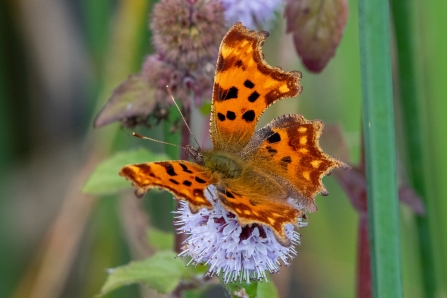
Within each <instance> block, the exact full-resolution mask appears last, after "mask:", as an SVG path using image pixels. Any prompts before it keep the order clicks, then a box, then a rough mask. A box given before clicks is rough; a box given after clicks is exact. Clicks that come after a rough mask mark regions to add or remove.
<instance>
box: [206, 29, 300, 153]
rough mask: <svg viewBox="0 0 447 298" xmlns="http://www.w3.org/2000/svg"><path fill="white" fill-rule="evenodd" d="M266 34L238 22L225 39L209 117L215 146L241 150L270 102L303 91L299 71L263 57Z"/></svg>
mask: <svg viewBox="0 0 447 298" xmlns="http://www.w3.org/2000/svg"><path fill="white" fill-rule="evenodd" d="M267 36H268V33H267V32H264V31H261V32H255V31H249V30H247V28H245V27H244V26H243V25H242V24H241V23H236V24H235V25H234V26H233V27H232V28H231V29H230V30H229V31H228V33H227V34H226V35H225V37H224V38H223V40H222V43H221V45H220V50H219V57H218V60H217V66H216V75H215V79H214V90H213V102H212V110H211V117H210V135H211V139H212V141H213V145H214V150H220V151H225V152H232V153H237V154H238V153H239V152H240V150H242V148H244V146H245V145H246V144H247V143H248V142H249V141H250V139H251V137H252V135H253V133H254V131H255V128H256V124H257V122H258V120H259V117H260V116H261V114H262V113H263V112H264V110H265V109H266V108H267V107H268V106H270V105H271V104H273V103H274V102H275V101H277V100H280V99H282V98H285V97H293V96H296V95H298V94H299V93H300V92H301V86H300V79H301V73H300V72H298V71H292V72H284V71H282V70H281V69H280V68H279V67H271V66H270V65H268V64H267V63H266V62H265V61H264V58H263V54H262V51H261V46H262V44H263V41H264V40H265V38H266V37H267Z"/></svg>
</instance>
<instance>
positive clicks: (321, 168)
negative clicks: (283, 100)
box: [242, 114, 350, 212]
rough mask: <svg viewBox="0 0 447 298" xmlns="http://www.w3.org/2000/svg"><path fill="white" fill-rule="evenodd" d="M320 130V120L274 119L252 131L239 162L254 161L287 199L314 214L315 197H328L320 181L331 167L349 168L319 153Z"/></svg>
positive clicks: (286, 116) (321, 123) (290, 115)
mask: <svg viewBox="0 0 447 298" xmlns="http://www.w3.org/2000/svg"><path fill="white" fill-rule="evenodd" d="M322 130H323V122H321V121H320V120H315V121H308V120H306V119H305V118H304V117H303V116H301V115H296V114H289V115H283V116H280V117H277V118H276V119H274V120H273V121H272V122H270V123H269V124H267V125H266V126H265V127H264V128H261V129H259V130H257V131H256V132H255V135H254V136H253V139H252V140H251V141H250V143H249V144H248V145H247V146H246V148H244V151H243V152H242V154H243V159H245V160H247V161H255V162H257V163H258V165H259V167H260V168H262V169H264V171H265V172H267V173H271V175H272V177H274V178H275V180H276V181H278V182H279V183H280V184H282V185H283V186H284V188H285V190H286V191H287V192H288V195H289V196H290V197H292V198H294V199H297V200H298V203H299V204H301V205H302V206H303V207H304V208H305V209H306V210H307V211H309V212H313V211H316V205H315V196H316V195H317V194H318V193H321V194H323V195H327V194H328V192H327V190H326V188H325V187H324V185H323V183H322V178H323V177H324V176H325V175H327V174H328V173H329V172H330V171H331V170H332V169H333V168H342V169H344V170H347V169H349V168H350V167H349V166H348V165H346V164H345V163H343V162H341V161H339V160H337V159H335V158H333V157H330V156H329V155H327V154H325V153H324V152H323V151H322V150H321V148H320V146H319V144H318V139H319V138H320V135H321V133H322Z"/></svg>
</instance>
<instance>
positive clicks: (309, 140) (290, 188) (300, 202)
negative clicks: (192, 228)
mask: <svg viewBox="0 0 447 298" xmlns="http://www.w3.org/2000/svg"><path fill="white" fill-rule="evenodd" d="M267 36H268V32H264V31H260V32H258V31H249V30H248V29H247V28H245V27H244V26H243V25H242V23H236V24H235V25H233V26H232V27H231V28H230V29H229V31H228V33H227V34H226V35H225V37H224V38H223V40H222V43H221V45H220V49H219V56H218V60H217V66H216V73H215V78H214V88H213V97H212V108H211V115H210V137H211V140H212V143H213V149H211V150H201V149H200V148H199V149H195V148H192V147H186V148H185V149H187V150H189V152H190V153H191V155H192V156H193V157H194V159H195V162H190V161H187V160H176V161H159V162H149V163H141V164H133V165H127V166H125V167H123V168H122V169H121V171H120V175H121V176H124V177H125V178H126V179H128V180H130V181H131V182H132V184H133V185H134V187H135V193H136V194H137V196H143V195H144V194H145V193H146V192H147V191H148V190H150V189H151V188H153V187H159V188H162V189H166V190H168V191H170V192H171V193H173V195H174V196H175V198H176V199H178V200H186V201H187V202H188V203H189V207H190V209H191V212H194V213H195V212H197V211H199V210H200V209H201V208H208V209H211V208H213V205H212V204H211V202H210V201H209V200H208V199H207V197H206V195H205V193H206V190H207V187H208V186H210V185H214V186H215V189H216V191H215V192H216V193H215V196H216V197H217V198H218V200H219V201H220V203H221V204H222V205H223V207H224V208H225V209H226V210H227V211H229V212H231V213H233V214H234V215H235V216H236V217H237V218H238V221H239V223H240V224H241V225H242V226H245V225H250V224H260V225H265V226H268V227H270V228H271V229H272V231H273V232H274V234H275V236H276V238H277V240H278V241H279V242H280V243H282V244H283V245H285V246H289V245H290V240H289V239H288V238H287V237H286V233H285V229H284V227H285V225H286V224H293V225H296V224H297V223H298V218H300V217H303V216H304V212H305V211H308V212H313V211H316V209H317V207H316V205H315V196H316V195H317V194H318V193H321V194H322V195H328V192H327V190H326V188H325V187H324V185H323V184H322V177H323V176H325V175H327V174H328V173H329V172H330V171H331V170H332V169H334V168H342V169H349V166H347V165H346V164H344V163H343V162H341V161H339V160H337V159H335V158H332V157H330V156H329V155H327V154H325V153H323V151H322V150H321V149H320V147H319V144H318V139H319V137H320V135H321V133H322V129H323V122H322V121H320V120H315V121H309V120H306V119H305V118H304V117H303V116H301V115H297V114H288V115H282V116H280V117H277V118H276V119H274V120H273V121H271V122H270V123H269V124H267V125H266V126H265V127H263V128H260V129H256V125H257V122H258V120H259V117H260V116H261V114H262V113H263V112H264V111H265V110H266V109H267V108H268V107H269V106H270V105H272V104H273V103H275V102H276V101H278V100H280V99H282V98H286V97H294V96H297V95H298V94H299V93H301V91H302V87H301V86H300V80H301V73H300V72H298V71H291V72H285V71H283V70H282V69H281V68H279V67H271V66H270V65H268V64H267V63H266V62H265V61H264V57H263V54H262V51H261V47H262V45H263V42H264V40H265V39H266V38H267ZM291 199H292V201H291Z"/></svg>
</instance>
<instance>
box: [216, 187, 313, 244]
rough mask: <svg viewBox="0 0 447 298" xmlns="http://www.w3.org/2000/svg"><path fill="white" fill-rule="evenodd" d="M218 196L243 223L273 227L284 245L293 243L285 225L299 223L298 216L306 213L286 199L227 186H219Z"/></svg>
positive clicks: (225, 206)
mask: <svg viewBox="0 0 447 298" xmlns="http://www.w3.org/2000/svg"><path fill="white" fill-rule="evenodd" d="M216 189H217V197H218V198H219V200H220V202H221V203H222V205H223V206H224V208H225V209H226V210H228V211H231V212H232V213H234V214H235V215H236V216H237V218H238V221H239V223H240V224H241V225H246V224H253V223H257V224H261V225H266V226H268V227H270V228H271V229H272V231H273V232H274V234H275V236H276V239H277V240H278V241H279V242H280V243H281V244H283V245H284V246H289V245H290V244H291V242H290V239H289V238H287V236H286V233H285V229H284V226H285V225H286V224H292V225H294V226H296V225H297V224H298V218H299V217H303V216H304V213H303V212H302V211H301V210H298V209H296V207H295V206H293V205H292V204H290V203H289V202H287V201H286V200H284V201H275V200H271V199H269V198H267V197H261V196H253V194H251V193H247V194H242V193H237V192H234V191H232V190H231V189H229V188H226V187H225V186H222V185H218V186H217V188H216Z"/></svg>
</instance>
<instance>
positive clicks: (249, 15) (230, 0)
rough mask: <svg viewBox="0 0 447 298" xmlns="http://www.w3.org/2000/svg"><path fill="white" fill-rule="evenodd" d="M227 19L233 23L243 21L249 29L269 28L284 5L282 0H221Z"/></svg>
mask: <svg viewBox="0 0 447 298" xmlns="http://www.w3.org/2000/svg"><path fill="white" fill-rule="evenodd" d="M221 2H222V5H223V7H224V8H225V13H224V14H225V19H226V20H227V22H228V23H229V24H230V25H232V24H234V23H236V22H242V24H244V26H246V27H247V28H249V29H252V30H255V29H260V28H259V27H261V28H262V29H265V30H267V29H268V27H269V25H270V22H271V21H272V20H273V19H274V18H275V13H276V12H277V11H278V10H279V9H280V8H281V7H282V3H283V1H282V0H221Z"/></svg>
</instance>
